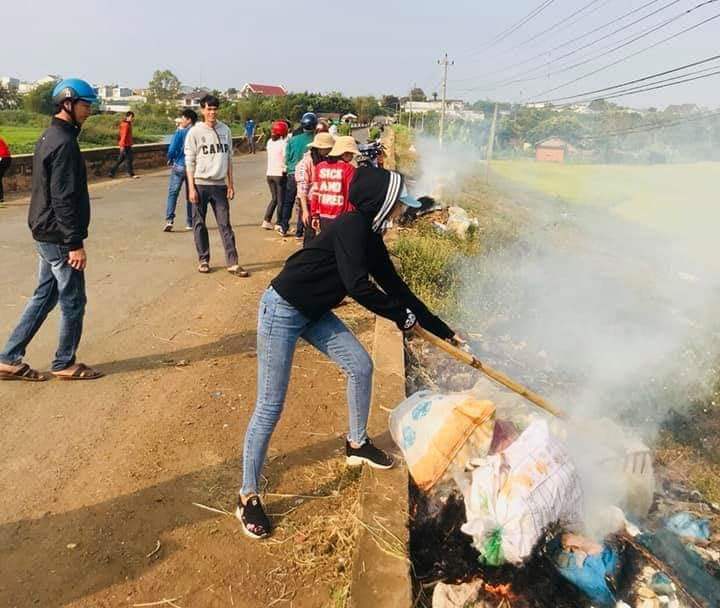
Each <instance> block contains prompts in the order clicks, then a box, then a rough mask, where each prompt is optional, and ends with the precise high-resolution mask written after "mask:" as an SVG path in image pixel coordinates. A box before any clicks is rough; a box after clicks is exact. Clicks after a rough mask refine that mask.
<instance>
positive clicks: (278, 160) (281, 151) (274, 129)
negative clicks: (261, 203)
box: [260, 120, 288, 230]
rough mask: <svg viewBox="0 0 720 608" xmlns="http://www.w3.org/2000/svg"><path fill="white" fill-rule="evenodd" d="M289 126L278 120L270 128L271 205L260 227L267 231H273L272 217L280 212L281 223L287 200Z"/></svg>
mask: <svg viewBox="0 0 720 608" xmlns="http://www.w3.org/2000/svg"><path fill="white" fill-rule="evenodd" d="M287 134H288V126H287V123H286V122H285V121H282V120H276V121H275V122H274V123H273V124H272V126H271V127H270V141H268V142H267V146H266V149H267V173H266V175H267V183H268V188H270V203H269V204H268V206H267V209H266V210H265V217H264V218H263V222H262V224H260V226H261V227H262V228H264V229H265V230H272V229H273V223H272V216H273V213H275V210H276V209H277V210H278V218H277V219H278V223H279V221H280V205H281V204H282V201H283V200H284V199H285V180H286V179H287V167H286V166H285V147H286V146H287Z"/></svg>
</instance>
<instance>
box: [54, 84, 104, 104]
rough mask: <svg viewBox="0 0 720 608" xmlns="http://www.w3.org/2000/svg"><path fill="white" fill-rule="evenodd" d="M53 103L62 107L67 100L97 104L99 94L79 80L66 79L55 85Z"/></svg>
mask: <svg viewBox="0 0 720 608" xmlns="http://www.w3.org/2000/svg"><path fill="white" fill-rule="evenodd" d="M52 98H53V103H54V104H55V105H60V104H61V103H62V102H63V101H65V100H66V99H69V100H70V101H85V102H87V103H95V102H96V101H97V93H95V89H93V88H92V87H91V86H90V84H89V83H87V82H85V81H84V80H80V79H79V78H65V79H64V80H61V81H60V82H58V83H57V84H56V85H55V88H54V89H53V92H52Z"/></svg>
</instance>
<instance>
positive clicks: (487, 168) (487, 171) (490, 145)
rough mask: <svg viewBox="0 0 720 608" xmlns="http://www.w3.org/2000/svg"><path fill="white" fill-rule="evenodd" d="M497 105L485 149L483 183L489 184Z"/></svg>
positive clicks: (496, 105)
mask: <svg viewBox="0 0 720 608" xmlns="http://www.w3.org/2000/svg"><path fill="white" fill-rule="evenodd" d="M497 116H498V104H495V111H494V112H493V121H492V126H491V127H490V139H489V141H488V147H487V160H486V161H485V183H486V184H489V183H490V161H491V160H492V155H493V147H494V146H495V125H496V124H497Z"/></svg>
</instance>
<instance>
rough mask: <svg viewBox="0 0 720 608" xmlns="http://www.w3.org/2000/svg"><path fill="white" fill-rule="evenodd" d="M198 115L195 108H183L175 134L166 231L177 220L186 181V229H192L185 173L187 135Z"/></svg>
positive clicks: (170, 160) (166, 209) (171, 227)
mask: <svg viewBox="0 0 720 608" xmlns="http://www.w3.org/2000/svg"><path fill="white" fill-rule="evenodd" d="M197 119H198V116H197V114H196V113H195V112H194V111H193V110H183V113H182V114H181V115H180V122H179V125H178V129H177V131H175V134H174V135H173V138H172V141H171V142H170V147H169V148H168V153H167V158H168V165H170V167H171V169H170V184H169V186H168V197H167V205H166V206H165V228H164V231H165V232H172V229H173V223H174V222H175V207H176V206H177V199H178V196H179V195H180V190H181V189H182V186H183V183H185V195H186V196H185V199H186V202H185V213H186V215H185V230H192V216H193V214H192V205H191V204H190V200H189V196H187V176H186V174H185V136H186V135H187V134H188V131H189V130H190V128H191V127H192V126H193V125H194V124H195V123H196V122H197Z"/></svg>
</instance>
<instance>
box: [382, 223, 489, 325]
mask: <svg viewBox="0 0 720 608" xmlns="http://www.w3.org/2000/svg"><path fill="white" fill-rule="evenodd" d="M478 248H479V241H478V239H477V238H475V237H470V238H468V239H467V240H465V241H463V240H460V239H458V238H457V237H455V236H453V235H449V234H442V233H438V232H437V231H436V230H435V229H434V228H433V227H432V226H431V225H429V224H427V223H420V224H419V225H418V227H417V229H416V230H413V231H407V232H403V233H401V234H400V236H399V238H398V239H397V241H395V243H394V244H393V246H392V253H393V255H394V256H396V257H397V258H398V259H399V261H400V264H399V272H400V275H401V276H402V277H403V279H404V280H405V282H406V283H407V284H408V285H409V286H410V288H411V289H412V290H413V291H414V292H415V294H416V295H417V296H418V297H419V298H420V299H421V300H422V301H423V302H425V303H426V304H427V305H428V306H429V307H430V309H431V310H433V311H434V312H437V313H439V314H445V315H453V314H455V312H456V311H455V307H456V304H457V290H458V288H459V285H460V273H461V270H462V264H463V261H464V260H465V259H466V258H467V257H469V256H472V255H474V254H475V253H477V251H478Z"/></svg>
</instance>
